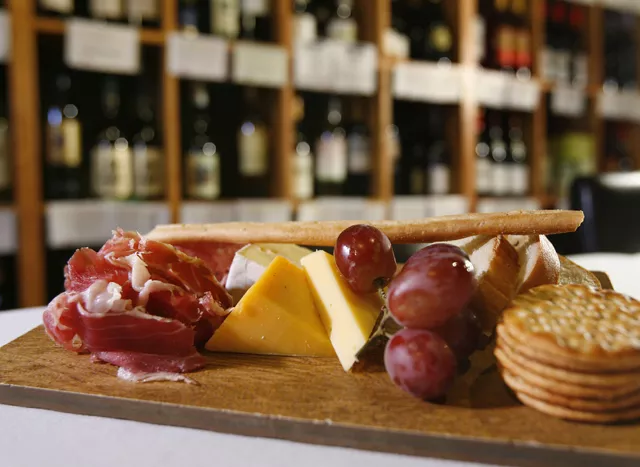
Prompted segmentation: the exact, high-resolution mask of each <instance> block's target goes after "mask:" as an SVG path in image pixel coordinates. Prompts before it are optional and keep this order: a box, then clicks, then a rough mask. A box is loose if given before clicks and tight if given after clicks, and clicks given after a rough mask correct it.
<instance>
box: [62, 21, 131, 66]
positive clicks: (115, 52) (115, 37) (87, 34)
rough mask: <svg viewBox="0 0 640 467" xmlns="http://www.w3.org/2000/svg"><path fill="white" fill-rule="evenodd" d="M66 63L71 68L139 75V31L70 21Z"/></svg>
mask: <svg viewBox="0 0 640 467" xmlns="http://www.w3.org/2000/svg"><path fill="white" fill-rule="evenodd" d="M64 61H65V63H66V64H67V66H69V67H71V68H78V69H84V70H91V71H104V72H107V73H122V74H137V73H138V72H139V70H140V34H139V31H138V29H137V28H135V27H131V26H124V25H114V24H105V23H101V22H98V21H90V20H85V19H78V18H73V19H69V20H67V21H66V32H65V40H64Z"/></svg>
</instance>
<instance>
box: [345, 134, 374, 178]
mask: <svg viewBox="0 0 640 467" xmlns="http://www.w3.org/2000/svg"><path fill="white" fill-rule="evenodd" d="M347 152H348V156H347V157H348V161H349V172H350V173H352V174H366V173H369V171H370V170H371V146H370V144H369V138H368V137H366V136H363V135H361V134H358V133H352V134H350V135H349V138H348V139H347Z"/></svg>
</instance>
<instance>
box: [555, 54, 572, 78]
mask: <svg viewBox="0 0 640 467" xmlns="http://www.w3.org/2000/svg"><path fill="white" fill-rule="evenodd" d="M570 80H571V52H570V51H568V50H557V51H556V81H558V82H560V83H568V82H569V81H570Z"/></svg>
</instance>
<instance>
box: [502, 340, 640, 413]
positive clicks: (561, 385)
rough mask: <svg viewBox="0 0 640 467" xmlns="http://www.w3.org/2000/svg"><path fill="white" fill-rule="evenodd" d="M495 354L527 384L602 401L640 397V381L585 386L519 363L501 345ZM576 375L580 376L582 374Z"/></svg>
mask: <svg viewBox="0 0 640 467" xmlns="http://www.w3.org/2000/svg"><path fill="white" fill-rule="evenodd" d="M495 356H496V359H497V360H498V363H499V365H500V366H501V367H502V368H504V369H506V370H507V371H508V372H509V373H511V374H513V375H514V376H516V377H518V378H520V379H522V380H523V381H525V382H526V383H527V384H531V385H533V386H537V387H540V388H542V389H546V390H548V391H551V392H553V393H556V394H559V395H561V396H565V397H578V398H581V399H590V400H600V401H611V400H617V399H620V398H624V397H628V396H637V397H639V398H640V383H638V384H635V385H631V386H629V385H626V386H621V387H611V388H605V387H593V386H585V385H582V384H576V383H570V382H567V381H566V379H564V380H561V379H559V378H558V379H554V378H550V377H544V376H542V375H540V374H538V373H536V372H535V371H533V370H531V369H530V368H529V367H528V366H526V365H518V364H516V363H515V362H514V361H513V360H512V359H511V358H510V357H509V356H507V354H506V352H505V351H504V350H503V349H502V348H500V346H498V347H496V349H495ZM565 373H567V372H565ZM576 376H578V377H579V376H580V375H576Z"/></svg>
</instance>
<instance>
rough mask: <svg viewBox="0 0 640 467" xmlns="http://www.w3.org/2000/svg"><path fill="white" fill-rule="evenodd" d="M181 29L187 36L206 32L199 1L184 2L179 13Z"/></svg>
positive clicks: (186, 0) (185, 0) (184, 0)
mask: <svg viewBox="0 0 640 467" xmlns="http://www.w3.org/2000/svg"><path fill="white" fill-rule="evenodd" d="M179 20H180V29H182V31H183V32H185V33H187V34H198V33H199V32H206V31H205V29H204V24H203V23H204V22H203V20H202V15H201V12H200V10H199V8H198V0H183V1H182V4H181V5H180V12H179Z"/></svg>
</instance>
